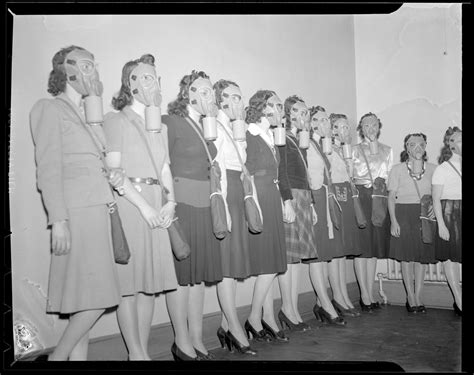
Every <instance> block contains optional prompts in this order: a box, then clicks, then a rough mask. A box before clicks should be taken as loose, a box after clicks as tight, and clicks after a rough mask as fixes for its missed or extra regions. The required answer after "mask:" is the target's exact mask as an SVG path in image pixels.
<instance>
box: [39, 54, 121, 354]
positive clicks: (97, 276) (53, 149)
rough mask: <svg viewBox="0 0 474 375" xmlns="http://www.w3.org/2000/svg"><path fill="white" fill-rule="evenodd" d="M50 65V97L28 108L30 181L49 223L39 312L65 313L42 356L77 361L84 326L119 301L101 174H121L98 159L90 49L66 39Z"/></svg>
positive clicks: (84, 345)
mask: <svg viewBox="0 0 474 375" xmlns="http://www.w3.org/2000/svg"><path fill="white" fill-rule="evenodd" d="M52 65H53V70H52V72H51V73H50V75H49V81H48V92H49V93H50V94H51V95H52V96H53V97H55V98H54V99H41V100H39V101H38V102H37V103H36V104H35V105H34V107H33V108H32V110H31V113H30V125H31V131H32V135H33V141H34V144H35V159H36V165H37V183H38V189H39V191H40V192H41V195H42V198H43V203H44V206H45V208H46V211H47V215H48V225H50V226H51V247H52V254H51V264H50V273H49V287H48V302H47V312H49V313H58V314H64V315H68V316H69V323H68V325H67V326H66V329H65V330H64V333H63V335H62V336H61V338H60V340H59V342H58V344H57V346H56V347H55V349H54V350H53V352H52V353H51V354H50V355H49V358H48V360H50V361H67V360H70V361H74V360H75V361H78V360H82V361H84V360H86V359H87V349H88V342H89V331H90V329H91V328H92V327H93V325H94V324H95V322H96V321H97V320H98V319H99V317H100V316H101V315H102V313H103V312H104V311H105V309H107V308H111V307H114V306H117V305H118V304H119V303H120V290H119V280H118V277H117V271H116V268H115V264H114V255H113V250H112V244H111V240H110V217H109V207H108V204H111V203H112V202H113V199H114V198H113V195H112V192H111V188H110V186H109V182H111V183H113V182H112V180H114V181H115V183H118V184H121V183H122V182H121V181H118V180H117V176H118V177H119V179H121V180H123V178H120V176H119V175H117V174H116V173H115V171H112V172H111V171H107V170H106V169H105V165H104V163H103V162H102V161H101V155H102V150H103V148H104V147H105V143H104V142H103V141H104V135H103V132H102V128H101V126H97V125H98V124H99V125H100V122H102V102H101V95H102V83H101V82H100V80H99V75H98V72H97V70H96V64H95V61H94V56H93V55H92V54H91V53H90V52H89V51H87V50H85V49H83V48H81V47H77V46H70V47H67V48H63V49H61V50H60V51H58V52H57V53H56V54H55V55H54V57H53V59H52ZM82 100H84V107H85V113H83V112H82V108H81V103H82ZM94 125H96V126H94ZM96 141H97V143H96ZM99 142H102V143H99ZM108 172H110V173H108ZM112 174H115V176H113V175H112ZM107 176H109V182H108V181H107V180H108V178H107ZM115 183H113V184H115ZM43 359H45V357H43V356H41V358H40V359H39V360H43Z"/></svg>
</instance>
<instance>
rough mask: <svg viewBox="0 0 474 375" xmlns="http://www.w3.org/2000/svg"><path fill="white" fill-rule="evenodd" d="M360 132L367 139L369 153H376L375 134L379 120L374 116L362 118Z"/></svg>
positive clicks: (377, 149)
mask: <svg viewBox="0 0 474 375" xmlns="http://www.w3.org/2000/svg"><path fill="white" fill-rule="evenodd" d="M361 126H362V134H364V137H365V138H367V139H368V140H369V147H370V153H371V154H372V155H375V154H378V152H379V148H378V142H377V134H378V132H379V130H380V127H379V126H380V124H379V120H378V118H377V117H375V116H368V117H366V118H364V119H363V120H362V124H361Z"/></svg>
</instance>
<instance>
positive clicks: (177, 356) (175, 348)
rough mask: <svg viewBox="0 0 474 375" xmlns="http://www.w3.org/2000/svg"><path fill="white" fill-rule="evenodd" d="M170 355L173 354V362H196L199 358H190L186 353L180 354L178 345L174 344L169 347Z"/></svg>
mask: <svg viewBox="0 0 474 375" xmlns="http://www.w3.org/2000/svg"><path fill="white" fill-rule="evenodd" d="M171 354H173V358H174V360H175V361H198V360H199V359H198V358H199V357H197V356H196V357H190V356H189V355H187V354H186V353H184V352H182V351H181V349H180V348H178V345H176V343H175V342H174V343H173V345H172V346H171Z"/></svg>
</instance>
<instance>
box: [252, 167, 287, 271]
mask: <svg viewBox="0 0 474 375" xmlns="http://www.w3.org/2000/svg"><path fill="white" fill-rule="evenodd" d="M255 186H256V188H257V195H258V201H259V203H260V208H261V210H262V217H263V231H262V232H261V233H257V234H255V233H251V232H250V231H249V232H248V236H249V248H250V251H249V256H250V273H251V275H261V274H272V273H281V272H286V270H287V265H286V248H285V230H284V227H283V212H282V208H281V197H280V191H279V190H278V188H277V186H276V185H275V183H274V182H273V178H272V176H270V175H263V176H258V175H255Z"/></svg>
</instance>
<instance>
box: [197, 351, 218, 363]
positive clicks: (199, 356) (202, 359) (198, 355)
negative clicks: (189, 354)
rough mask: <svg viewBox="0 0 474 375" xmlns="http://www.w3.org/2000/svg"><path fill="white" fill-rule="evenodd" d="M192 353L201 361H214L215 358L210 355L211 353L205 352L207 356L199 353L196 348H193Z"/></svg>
mask: <svg viewBox="0 0 474 375" xmlns="http://www.w3.org/2000/svg"><path fill="white" fill-rule="evenodd" d="M194 351H195V352H196V355H197V357H198V358H199V360H201V361H212V360H213V359H216V356H215V355H214V354H212V353H211V352H207V354H204V353H203V352H200V351H199V350H197V349H196V348H194Z"/></svg>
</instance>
